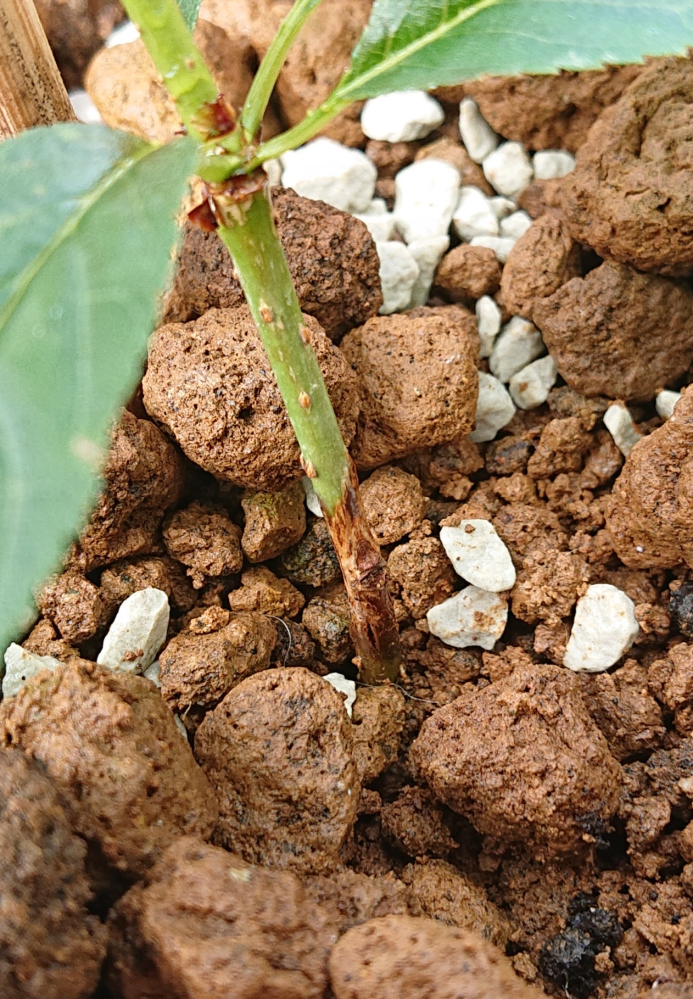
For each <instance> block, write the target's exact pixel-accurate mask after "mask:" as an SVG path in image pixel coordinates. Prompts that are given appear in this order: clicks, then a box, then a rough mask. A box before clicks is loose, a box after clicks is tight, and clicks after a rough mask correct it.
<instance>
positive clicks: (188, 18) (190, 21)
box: [178, 0, 202, 31]
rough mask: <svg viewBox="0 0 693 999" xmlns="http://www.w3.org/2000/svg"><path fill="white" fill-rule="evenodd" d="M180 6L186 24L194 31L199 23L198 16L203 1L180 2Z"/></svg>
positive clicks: (184, 0)
mask: <svg viewBox="0 0 693 999" xmlns="http://www.w3.org/2000/svg"><path fill="white" fill-rule="evenodd" d="M178 6H179V7H180V9H181V13H182V15H183V17H184V19H185V23H186V24H187V26H188V27H189V28H190V30H191V31H192V29H193V28H194V27H195V24H196V23H197V15H198V14H199V13H200V7H201V6H202V0H178Z"/></svg>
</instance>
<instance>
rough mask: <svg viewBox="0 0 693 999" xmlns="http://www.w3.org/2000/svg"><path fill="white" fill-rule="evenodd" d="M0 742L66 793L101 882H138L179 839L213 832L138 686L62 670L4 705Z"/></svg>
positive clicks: (181, 750) (73, 667) (181, 752)
mask: <svg viewBox="0 0 693 999" xmlns="http://www.w3.org/2000/svg"><path fill="white" fill-rule="evenodd" d="M0 739H1V741H2V743H3V744H9V743H12V744H13V745H15V746H17V747H18V748H19V749H22V750H23V751H24V752H25V753H27V755H29V756H32V757H33V758H34V759H36V760H39V761H40V762H41V763H42V764H43V766H44V768H45V772H46V773H47V774H48V776H49V777H50V778H51V779H52V780H53V782H54V783H55V784H56V786H57V787H59V788H60V789H61V790H62V791H63V793H64V795H65V801H66V803H67V807H68V809H69V812H70V818H71V822H72V827H73V829H74V831H75V832H76V833H77V834H78V835H79V836H81V837H82V838H83V839H84V840H86V842H87V843H88V844H89V847H90V857H91V859H92V862H93V864H94V867H95V870H96V871H98V872H99V873H100V875H103V874H104V873H108V872H109V871H110V872H117V873H119V874H120V875H121V876H130V877H133V878H134V877H142V876H143V875H144V873H145V871H146V870H147V869H148V868H149V867H151V865H152V864H153V863H154V862H155V861H156V860H158V858H159V856H160V855H161V851H162V850H164V849H165V848H166V847H167V846H168V845H169V844H170V843H171V842H172V841H173V840H174V839H175V838H176V837H178V836H180V835H184V834H186V833H187V834H190V835H197V836H200V837H202V838H208V837H209V836H210V835H211V833H212V830H213V829H214V827H215V825H216V820H217V805H216V801H215V799H214V795H213V793H212V789H211V788H210V786H209V784H208V783H207V780H206V779H205V775H204V774H203V773H202V771H201V770H200V768H199V767H198V766H197V764H196V763H195V761H194V759H193V757H192V753H191V752H190V748H189V747H188V746H187V745H186V744H185V743H184V742H183V740H182V739H181V737H180V734H179V732H178V729H177V728H176V724H175V722H174V720H173V715H172V714H171V712H170V710H169V708H168V707H167V705H166V704H165V703H164V701H163V700H162V698H161V695H160V693H159V691H158V690H157V689H156V688H155V687H154V686H153V685H152V684H151V683H150V682H149V681H148V680H145V679H144V678H143V677H141V676H135V675H134V674H132V673H122V672H115V671H111V670H109V669H104V668H103V667H102V666H97V665H96V663H92V662H87V661H86V660H83V659H71V660H70V661H69V662H66V663H62V664H61V665H60V666H59V667H57V668H56V669H55V670H53V671H52V672H50V673H49V672H44V673H43V674H42V675H41V676H37V677H34V678H33V679H32V680H31V682H30V683H27V684H26V685H25V686H24V687H23V689H22V690H20V691H19V693H18V694H17V695H16V696H15V697H11V698H9V699H7V700H4V701H3V702H2V704H1V705H0ZM104 868H106V869H107V870H106V871H104Z"/></svg>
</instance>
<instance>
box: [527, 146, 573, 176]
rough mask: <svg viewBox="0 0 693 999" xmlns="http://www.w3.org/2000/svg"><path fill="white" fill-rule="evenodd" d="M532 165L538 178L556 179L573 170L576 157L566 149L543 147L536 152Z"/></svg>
mask: <svg viewBox="0 0 693 999" xmlns="http://www.w3.org/2000/svg"><path fill="white" fill-rule="evenodd" d="M532 165H533V166H534V176H535V177H536V179H537V180H554V179H555V178H556V177H565V176H567V174H569V173H572V172H573V170H574V169H575V157H574V156H573V154H572V153H569V152H567V151H566V150H565V149H543V150H542V151H541V152H539V153H535V154H534V159H533V161H532Z"/></svg>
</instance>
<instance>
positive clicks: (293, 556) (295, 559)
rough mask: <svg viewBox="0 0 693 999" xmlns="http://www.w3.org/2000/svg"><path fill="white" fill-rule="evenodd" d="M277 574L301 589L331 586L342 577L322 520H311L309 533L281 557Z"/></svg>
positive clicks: (316, 518) (318, 518) (317, 518)
mask: <svg viewBox="0 0 693 999" xmlns="http://www.w3.org/2000/svg"><path fill="white" fill-rule="evenodd" d="M277 571H278V572H279V573H281V575H282V576H286V578H287V579H290V580H291V582H292V583H297V584H298V585H299V586H315V587H317V586H329V585H330V584H331V583H336V582H337V580H340V579H341V578H342V573H341V570H340V568H339V560H338V559H337V553H336V552H335V550H334V546H333V544H332V541H331V540H330V532H329V530H328V529H327V524H326V523H325V521H324V520H323V519H322V518H321V517H309V518H308V530H307V531H306V533H305V534H304V535H303V537H302V538H301V540H300V541H299V542H298V544H295V545H293V546H292V547H291V548H289V549H287V550H286V551H285V552H283V554H282V555H281V556H280V557H279V560H278V562H277Z"/></svg>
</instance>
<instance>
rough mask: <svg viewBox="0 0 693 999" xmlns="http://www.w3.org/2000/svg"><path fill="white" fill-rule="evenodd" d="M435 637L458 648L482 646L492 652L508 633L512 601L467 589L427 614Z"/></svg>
mask: <svg viewBox="0 0 693 999" xmlns="http://www.w3.org/2000/svg"><path fill="white" fill-rule="evenodd" d="M426 620H427V621H428V627H429V630H430V632H431V634H432V635H435V637H436V638H439V639H440V640H441V642H445V644H446V645H452V646H453V648H456V649H467V648H469V647H470V646H472V645H480V646H481V648H482V649H486V650H487V651H490V650H491V649H492V648H493V646H494V645H495V644H496V642H497V641H498V639H499V638H500V637H501V635H502V634H503V632H504V631H505V626H506V624H507V622H508V601H507V600H506V599H505V597H502V596H500V594H498V593H489V592H488V591H487V590H480V589H479V588H478V587H476V586H467V587H466V588H465V589H464V590H460V592H459V593H456V594H455V595H454V597H449V599H448V600H444V601H443V603H442V604H437V605H436V606H435V607H431V609H430V610H429V612H428V614H427V615H426Z"/></svg>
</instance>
